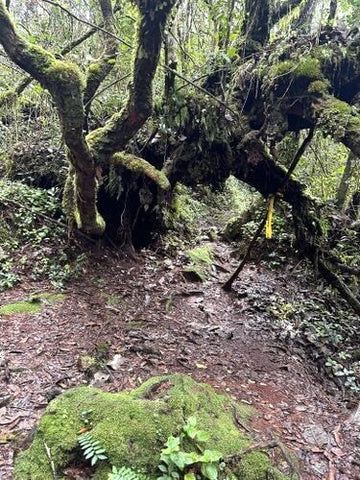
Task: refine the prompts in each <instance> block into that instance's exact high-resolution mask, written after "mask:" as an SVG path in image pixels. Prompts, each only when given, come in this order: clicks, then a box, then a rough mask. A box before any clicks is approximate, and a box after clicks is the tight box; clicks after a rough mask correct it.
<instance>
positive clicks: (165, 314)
mask: <svg viewBox="0 0 360 480" xmlns="http://www.w3.org/2000/svg"><path fill="white" fill-rule="evenodd" d="M217 249H218V256H217V267H216V266H215V267H213V275H212V276H211V278H210V279H209V280H208V281H207V282H205V283H191V282H187V281H186V280H185V278H184V275H183V262H184V259H183V258H182V257H181V255H180V256H179V257H178V258H177V259H170V258H167V259H164V258H163V257H162V256H161V255H159V254H156V253H154V252H151V251H144V252H142V253H141V254H140V255H139V258H138V260H137V261H136V262H134V261H130V260H126V259H124V258H120V257H117V255H116V254H114V253H113V252H111V251H108V252H107V253H106V255H104V252H98V253H96V252H93V253H92V256H91V260H90V263H89V265H88V266H87V267H86V271H84V273H83V275H82V277H81V278H80V279H78V280H77V281H75V282H73V283H72V284H71V285H69V286H68V287H67V289H66V291H65V296H64V298H63V299H61V300H59V301H57V302H56V303H55V304H50V303H47V302H46V301H44V302H43V309H42V311H41V312H40V313H37V314H34V315H24V314H16V315H10V316H0V328H1V332H2V335H1V337H0V354H1V362H0V478H1V480H9V479H11V477H12V464H13V458H14V452H15V451H16V448H17V444H18V442H19V437H23V436H24V435H26V434H28V433H29V432H30V431H31V429H32V428H33V427H34V425H35V424H36V421H37V419H38V418H39V417H40V415H41V414H42V412H43V411H44V408H45V407H46V405H47V403H48V401H49V400H50V399H51V398H53V397H54V396H56V395H58V394H59V393H61V392H62V391H64V390H65V389H68V388H70V387H73V386H76V385H79V384H81V383H92V384H94V385H97V386H101V388H104V389H106V390H108V391H118V390H121V389H127V388H132V387H134V386H137V385H139V383H141V382H142V381H144V380H145V379H147V378H149V377H150V376H153V375H158V374H164V373H173V372H182V373H187V374H189V375H191V376H193V377H194V378H195V379H197V380H202V381H206V382H208V383H210V384H211V385H213V386H214V387H215V388H216V389H218V390H219V391H222V392H226V393H228V394H229V395H231V396H232V397H233V398H234V399H236V400H238V401H242V402H244V403H245V404H249V405H252V406H254V407H255V408H256V409H257V414H256V416H255V419H254V423H253V427H252V428H253V429H254V430H253V433H254V434H255V437H256V438H257V439H258V440H259V441H270V440H273V439H274V438H277V437H279V438H281V439H282V441H283V442H284V443H285V444H286V446H287V447H288V448H290V449H291V450H292V451H293V452H294V453H295V454H296V455H297V457H298V459H299V460H300V464H301V478H302V479H303V480H315V479H326V480H356V479H360V444H359V443H360V442H359V438H360V437H359V423H360V422H359V418H358V416H357V415H356V414H354V406H355V405H354V404H351V405H349V404H348V403H347V402H346V401H345V400H344V397H343V396H342V395H341V392H340V391H338V390H337V389H336V388H335V387H334V386H333V385H331V383H329V382H328V381H326V380H325V379H324V378H323V377H322V375H321V374H319V373H318V372H317V368H316V365H314V364H312V363H311V361H310V360H309V359H308V358H307V356H306V353H305V351H302V350H301V349H294V348H292V346H291V345H290V344H288V343H286V342H284V341H282V340H280V339H279V335H278V329H276V328H275V326H274V324H273V322H272V321H271V319H269V316H268V315H266V314H265V313H264V309H263V308H262V307H261V305H262V303H263V301H264V298H265V297H268V296H271V295H275V296H276V295H279V293H281V294H282V295H291V294H292V293H294V294H295V293H296V291H297V289H299V284H298V279H297V278H295V277H293V278H292V277H291V276H289V275H288V274H285V273H283V274H279V273H276V272H274V271H269V270H267V269H265V268H264V267H263V266H261V264H260V265H259V264H258V265H256V264H254V263H253V264H249V265H248V266H247V267H246V268H245V270H244V272H243V273H242V276H241V280H240V281H238V282H236V284H235V285H234V287H235V288H234V292H232V293H231V294H226V293H224V292H223V290H222V289H221V282H222V281H224V280H225V279H226V278H227V276H228V273H227V271H231V270H232V269H233V268H234V266H235V265H236V262H235V261H234V260H231V259H230V256H229V249H228V247H226V246H224V245H221V244H218V245H217ZM50 290H51V288H50V286H49V285H47V284H39V283H36V284H32V283H27V284H23V285H22V286H21V288H20V287H19V288H15V289H13V290H11V291H8V292H5V293H3V294H2V297H1V302H0V303H1V304H5V303H7V302H10V301H15V300H23V299H24V298H25V299H26V298H29V297H30V296H31V295H36V294H38V293H39V292H44V291H50ZM84 355H89V356H92V357H94V356H96V357H98V358H100V359H101V360H102V361H103V363H104V364H106V363H107V362H108V361H110V362H111V361H113V362H112V364H111V365H110V366H105V367H104V368H102V369H101V370H100V371H95V370H94V369H93V368H92V367H91V366H89V365H87V364H86V357H84ZM349 407H351V408H349ZM269 455H272V452H271V451H269Z"/></svg>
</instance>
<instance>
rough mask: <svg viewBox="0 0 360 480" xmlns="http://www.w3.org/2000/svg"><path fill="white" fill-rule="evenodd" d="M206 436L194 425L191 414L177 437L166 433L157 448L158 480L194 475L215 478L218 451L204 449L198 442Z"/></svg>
mask: <svg viewBox="0 0 360 480" xmlns="http://www.w3.org/2000/svg"><path fill="white" fill-rule="evenodd" d="M208 439H209V434H208V433H207V432H205V431H203V430H199V429H198V428H197V420H196V418H195V417H189V419H188V421H187V423H186V424H185V425H184V426H183V428H182V432H181V433H180V435H179V436H177V437H174V436H172V435H171V436H170V437H169V438H168V440H167V442H166V443H165V448H163V450H162V451H161V455H160V460H161V462H162V463H161V464H160V465H159V470H160V471H161V472H162V475H161V476H160V477H158V480H177V479H179V478H182V477H183V478H184V479H185V480H195V479H196V478H197V475H200V477H201V478H208V479H209V480H217V478H218V475H219V471H220V470H221V468H222V467H224V463H219V461H220V459H221V457H222V453H221V452H218V451H217V450H207V449H204V448H203V447H202V443H203V442H205V441H207V440H208ZM187 450H191V451H187Z"/></svg>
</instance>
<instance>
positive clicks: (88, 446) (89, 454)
mask: <svg viewBox="0 0 360 480" xmlns="http://www.w3.org/2000/svg"><path fill="white" fill-rule="evenodd" d="M78 442H79V445H80V447H81V450H82V451H83V455H84V457H85V459H86V460H90V462H91V465H95V464H96V462H97V461H98V460H106V459H107V456H106V455H105V448H103V447H102V446H101V445H100V442H99V440H95V439H94V438H93V437H92V435H91V433H89V432H86V433H82V434H81V435H79V437H78Z"/></svg>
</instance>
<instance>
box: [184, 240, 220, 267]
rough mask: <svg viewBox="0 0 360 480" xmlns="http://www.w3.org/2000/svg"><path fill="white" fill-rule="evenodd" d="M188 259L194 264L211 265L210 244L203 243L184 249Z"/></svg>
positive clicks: (211, 250)
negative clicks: (200, 245) (202, 244)
mask: <svg viewBox="0 0 360 480" xmlns="http://www.w3.org/2000/svg"><path fill="white" fill-rule="evenodd" d="M186 255H187V256H188V258H189V260H190V261H191V262H193V263H195V264H203V265H208V266H210V265H212V263H213V260H214V251H213V248H212V246H211V245H204V246H202V247H196V248H193V249H191V250H187V251H186Z"/></svg>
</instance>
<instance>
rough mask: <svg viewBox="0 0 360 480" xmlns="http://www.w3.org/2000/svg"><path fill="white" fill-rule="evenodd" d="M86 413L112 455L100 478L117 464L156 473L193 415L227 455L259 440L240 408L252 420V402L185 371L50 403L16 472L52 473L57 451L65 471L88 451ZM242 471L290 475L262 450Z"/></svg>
mask: <svg viewBox="0 0 360 480" xmlns="http://www.w3.org/2000/svg"><path fill="white" fill-rule="evenodd" d="M85 414H86V420H87V424H88V425H89V426H90V428H91V430H90V433H91V436H92V438H94V439H96V440H98V441H99V442H100V444H101V445H102V447H103V448H104V449H105V451H106V456H107V460H105V461H101V462H98V464H96V468H94V475H93V477H92V478H93V479H96V480H105V479H107V476H108V473H109V472H110V469H111V465H114V466H116V467H121V466H129V467H131V468H133V469H135V470H142V471H144V472H146V473H147V474H148V475H149V476H150V478H156V473H157V466H158V465H159V461H160V452H161V449H162V448H163V446H164V443H165V442H166V440H167V439H168V437H169V436H170V435H178V434H179V433H180V431H181V428H182V426H183V425H184V424H185V423H186V421H187V419H188V418H189V417H190V416H195V417H196V419H197V424H198V426H199V428H201V430H204V431H205V432H207V433H208V434H209V439H208V440H207V441H206V442H204V448H209V449H214V450H218V451H220V452H222V453H223V455H224V457H226V455H230V454H233V453H237V452H239V451H241V450H242V449H244V448H245V447H246V446H248V445H249V444H250V443H251V441H252V440H251V437H250V436H249V435H248V434H247V433H244V432H243V431H240V430H239V429H238V428H237V426H236V425H235V421H234V418H235V416H236V417H237V418H242V421H247V419H248V417H249V415H250V414H251V411H250V410H249V408H248V407H244V406H240V405H239V404H236V403H235V402H234V401H233V400H231V399H230V398H229V397H226V396H223V395H219V394H217V393H216V392H215V391H214V390H213V389H212V388H211V387H209V386H208V385H205V384H199V383H196V382H195V381H194V380H192V379H191V378H190V377H187V376H184V375H172V376H166V377H156V378H153V379H150V380H148V381H147V382H145V383H144V384H143V385H142V386H141V387H139V388H138V389H136V390H134V391H132V392H128V393H126V392H121V393H116V394H112V393H106V392H102V391H101V390H98V389H96V388H92V387H79V388H75V389H72V390H69V391H68V392H66V393H64V394H63V395H61V396H60V397H58V398H56V399H55V400H53V401H52V402H51V403H50V404H49V406H48V408H47V410H46V412H45V414H44V416H43V417H42V419H41V421H40V424H39V428H38V430H37V433H36V435H35V438H34V441H33V443H32V445H31V447H30V448H29V449H28V450H26V451H24V452H22V453H21V454H20V455H19V456H18V457H17V460H16V464H15V474H14V478H15V480H52V479H53V477H54V475H53V471H52V467H51V462H50V458H51V459H52V461H53V463H54V465H53V467H54V468H55V470H56V473H57V475H58V477H59V478H62V477H61V475H62V471H63V469H64V468H65V467H66V466H69V465H71V464H72V462H75V461H79V459H81V453H80V450H79V447H78V442H77V439H78V435H77V432H78V431H79V430H80V429H81V428H82V427H83V426H84V415H85ZM49 452H51V453H50V454H49ZM252 464H254V470H253V471H252V470H251V465H252ZM242 472H243V473H242ZM244 472H245V473H244ZM239 475H243V476H240V477H239V478H242V479H245V478H246V479H247V480H250V479H256V480H265V479H268V478H273V479H276V480H278V479H283V480H285V479H287V478H289V477H287V476H286V475H283V474H281V473H280V472H279V471H278V470H277V469H276V468H275V467H273V466H271V464H270V462H269V459H268V458H267V456H266V455H264V454H262V453H260V452H258V453H251V454H249V455H246V456H245V457H244V461H243V462H241V465H239ZM244 475H247V476H244ZM269 475H270V476H269ZM271 475H272V476H271Z"/></svg>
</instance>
